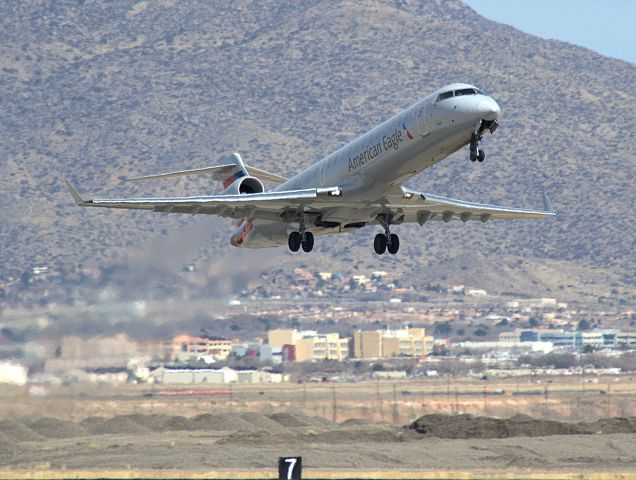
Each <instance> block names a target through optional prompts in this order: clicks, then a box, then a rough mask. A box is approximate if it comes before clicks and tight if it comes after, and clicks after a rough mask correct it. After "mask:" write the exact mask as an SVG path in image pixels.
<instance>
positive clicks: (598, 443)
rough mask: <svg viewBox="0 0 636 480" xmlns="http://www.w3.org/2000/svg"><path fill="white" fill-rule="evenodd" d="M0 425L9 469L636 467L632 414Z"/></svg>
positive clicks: (1, 453)
mask: <svg viewBox="0 0 636 480" xmlns="http://www.w3.org/2000/svg"><path fill="white" fill-rule="evenodd" d="M0 432H2V433H1V434H0V464H1V465H3V466H4V468H5V469H11V470H14V471H16V470H17V471H21V470H31V471H34V470H38V469H43V468H44V469H47V470H52V471H67V470H102V469H120V470H129V469H151V470H166V469H170V470H172V469H176V470H183V471H191V472H197V471H198V472H202V471H210V470H227V469H255V470H256V471H258V470H261V469H262V470H271V469H273V468H274V466H275V464H276V460H277V458H278V457H279V456H284V455H302V456H303V458H304V465H305V467H307V468H310V469H311V468H314V469H336V470H338V469H340V470H342V469H345V470H350V469H359V470H369V469H372V470H442V471H444V470H445V471H448V470H452V471H458V470H462V471H471V470H479V469H493V468H499V469H507V470H510V469H513V470H518V469H522V470H526V471H533V470H535V471H544V472H545V471H572V472H581V471H597V472H624V473H626V472H636V434H635V432H636V418H614V419H603V420H600V421H597V422H594V423H562V422H556V421H544V420H536V419H531V418H529V417H525V416H518V417H514V418H512V419H508V420H500V419H491V418H486V417H474V416H469V415H460V416H446V415H438V414H433V415H428V416H426V417H423V418H420V419H418V421H417V422H415V423H414V424H412V425H411V428H409V426H400V425H391V424H384V423H372V422H364V421H360V420H357V421H346V422H343V423H342V424H334V423H331V422H328V421H326V420H324V419H323V418H320V417H311V416H307V415H304V414H300V413H278V414H272V415H265V414H259V413H253V412H249V413H221V414H202V415H199V416H196V417H192V418H186V417H181V416H168V415H129V416H115V417H111V418H104V417H89V418H86V419H84V420H83V421H81V422H71V421H63V420H58V419H53V418H50V417H44V418H38V419H31V418H17V419H3V420H2V421H0ZM566 432H569V434H561V435H554V433H566ZM582 432H584V433H582ZM614 432H624V433H614ZM443 437H451V438H443ZM467 437H469V438H467ZM493 437H500V438H493Z"/></svg>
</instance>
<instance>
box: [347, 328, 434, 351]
mask: <svg viewBox="0 0 636 480" xmlns="http://www.w3.org/2000/svg"><path fill="white" fill-rule="evenodd" d="M432 350H433V337H428V336H426V331H425V329H424V328H403V329H399V330H367V331H361V330H358V331H357V332H355V333H354V334H353V355H354V357H355V358H385V357H423V356H425V355H428V354H429V353H430V352H431V351H432Z"/></svg>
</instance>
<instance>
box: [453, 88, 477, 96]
mask: <svg viewBox="0 0 636 480" xmlns="http://www.w3.org/2000/svg"><path fill="white" fill-rule="evenodd" d="M477 93H478V92H477V90H475V89H474V88H462V89H461V90H455V96H456V97H461V96H462V95H477Z"/></svg>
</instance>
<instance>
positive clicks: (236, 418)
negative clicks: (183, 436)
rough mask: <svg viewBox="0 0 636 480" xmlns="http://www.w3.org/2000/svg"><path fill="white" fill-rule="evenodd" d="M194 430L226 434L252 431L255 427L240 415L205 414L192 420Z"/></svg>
mask: <svg viewBox="0 0 636 480" xmlns="http://www.w3.org/2000/svg"><path fill="white" fill-rule="evenodd" d="M190 424H191V425H192V426H191V429H192V430H212V431H226V432H241V431H252V430H254V427H253V426H252V425H251V424H250V423H249V422H248V421H246V420H243V419H242V418H241V415H240V414H238V413H217V414H212V413H204V414H201V415H197V416H196V417H193V418H192V419H190Z"/></svg>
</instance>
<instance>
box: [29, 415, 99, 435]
mask: <svg viewBox="0 0 636 480" xmlns="http://www.w3.org/2000/svg"><path fill="white" fill-rule="evenodd" d="M29 428H31V430H33V431H35V432H37V433H39V434H40V435H44V436H45V437H48V438H73V437H83V436H86V435H87V434H88V431H87V430H86V429H85V428H83V427H82V426H81V425H78V424H76V423H74V422H65V421H64V420H59V419H57V418H50V417H43V418H38V419H37V420H35V421H33V422H31V423H30V424H29Z"/></svg>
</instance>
